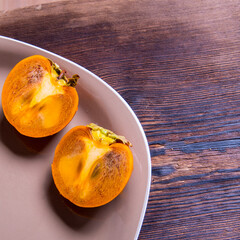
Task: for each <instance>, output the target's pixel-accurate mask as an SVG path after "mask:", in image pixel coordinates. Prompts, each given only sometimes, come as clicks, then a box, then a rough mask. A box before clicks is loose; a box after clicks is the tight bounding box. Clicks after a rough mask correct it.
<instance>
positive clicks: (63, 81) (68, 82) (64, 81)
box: [48, 59, 79, 87]
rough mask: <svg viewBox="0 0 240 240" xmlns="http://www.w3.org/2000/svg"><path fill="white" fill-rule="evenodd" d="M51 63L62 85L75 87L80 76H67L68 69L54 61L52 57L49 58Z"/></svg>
mask: <svg viewBox="0 0 240 240" xmlns="http://www.w3.org/2000/svg"><path fill="white" fill-rule="evenodd" d="M48 60H49V61H50V63H51V66H52V70H53V73H55V74H56V78H57V81H58V83H59V84H60V85H62V86H68V87H75V86H76V85H77V80H78V79H79V76H78V75H77V74H74V75H73V76H72V77H71V78H67V76H66V75H65V73H66V71H64V70H62V69H61V68H60V67H59V66H58V64H56V63H55V62H53V61H52V60H51V59H48Z"/></svg>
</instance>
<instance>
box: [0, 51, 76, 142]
mask: <svg viewBox="0 0 240 240" xmlns="http://www.w3.org/2000/svg"><path fill="white" fill-rule="evenodd" d="M78 78H79V76H78V75H73V77H72V78H69V79H68V78H67V77H66V75H65V72H64V71H62V70H61V69H60V67H59V66H58V65H57V64H56V63H54V62H53V61H51V60H50V59H48V58H46V57H44V56H41V55H34V56H30V57H27V58H25V59H23V60H21V61H20V62H19V63H17V65H16V66H15V67H14V68H13V69H12V70H11V72H10V73H9V75H8V76H7V79H6V80H5V82H4V86H3V90H2V108H3V112H4V115H5V117H6V119H7V120H8V121H9V123H10V124H11V125H12V126H14V127H15V128H16V129H17V130H18V131H19V132H20V133H21V134H23V135H25V136H29V137H35V138H40V137H46V136H50V135H53V134H55V133H57V132H59V131H60V130H62V129H63V128H64V127H65V126H66V125H67V124H68V123H69V122H70V121H71V119H72V118H73V116H74V115H75V113H76V111H77V108H78V94H77V91H76V89H75V88H74V87H75V85H76V82H77V79H78Z"/></svg>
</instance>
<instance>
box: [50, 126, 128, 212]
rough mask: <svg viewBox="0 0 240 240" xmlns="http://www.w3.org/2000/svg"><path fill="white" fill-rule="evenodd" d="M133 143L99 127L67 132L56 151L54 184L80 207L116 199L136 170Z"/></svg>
mask: <svg viewBox="0 0 240 240" xmlns="http://www.w3.org/2000/svg"><path fill="white" fill-rule="evenodd" d="M129 146H130V143H129V141H127V140H126V139H125V138H124V137H122V136H117V135H116V134H114V133H113V132H112V131H110V130H107V129H104V128H102V127H99V126H97V125H95V124H89V125H87V126H77V127H75V128H73V129H71V130H70V131H69V132H68V133H66V134H65V135H64V136H63V138H62V139H61V141H60V142H59V144H58V146H57V147H56V150H55V156H54V160H53V163H52V175H53V180H54V183H55V185H56V187H57V189H58V191H59V192H60V194H61V195H62V196H63V197H64V198H66V199H68V200H69V201H70V202H72V203H73V204H75V205H77V206H79V207H86V208H92V207H98V206H102V205H105V204H106V203H108V202H110V201H112V200H113V199H114V198H116V197H117V196H118V195H119V194H120V193H121V192H122V190H123V189H124V188H125V186H126V184H127V182H128V181H129V178H130V176H131V173H132V170H133V155H132V152H131V150H130V147H129Z"/></svg>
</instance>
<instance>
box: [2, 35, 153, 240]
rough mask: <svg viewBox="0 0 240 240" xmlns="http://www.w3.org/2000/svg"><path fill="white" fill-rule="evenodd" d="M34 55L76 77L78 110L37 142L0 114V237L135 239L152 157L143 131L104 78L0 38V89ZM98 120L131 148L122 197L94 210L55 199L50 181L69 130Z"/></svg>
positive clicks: (149, 177)
mask: <svg viewBox="0 0 240 240" xmlns="http://www.w3.org/2000/svg"><path fill="white" fill-rule="evenodd" d="M34 54H41V55H44V56H46V57H48V58H51V59H52V60H53V61H55V62H57V63H58V64H59V65H60V66H62V68H64V69H65V70H67V72H68V73H69V74H70V75H71V74H73V73H77V74H79V75H80V77H81V78H80V80H79V84H78V86H77V91H78V93H79V110H78V112H77V113H76V115H75V117H74V119H73V120H72V121H71V123H70V124H69V125H68V126H67V127H66V128H65V129H64V130H62V131H61V132H60V133H58V134H56V135H54V136H52V137H47V138H43V139H31V138H28V137H24V136H22V135H20V134H19V133H18V132H16V130H15V129H14V128H13V127H12V126H10V124H9V123H8V122H7V120H6V119H5V117H4V116H3V112H2V109H1V111H0V114H1V123H0V139H1V141H0V153H1V156H0V189H1V194H0V239H8V240H16V239H17V240H28V239H29V240H30V239H31V240H33V239H34V240H43V239H50V240H66V239H67V240H73V239H77V240H79V239H84V240H95V239H96V240H101V239H102V240H108V239H109V240H113V239H114V240H118V239H119V240H125V239H126V240H131V239H137V238H138V235H139V231H140V229H141V225H142V221H143V218H144V214H145V210H146V205H147V201H148V196H149V189H150V181H151V160H150V154H149V148H148V144H147V140H146V137H145V134H144V132H143V129H142V127H141V125H140V123H139V121H138V119H137V117H136V116H135V114H134V113H133V111H132V110H131V108H130V107H129V106H128V105H127V103H126V102H125V101H124V100H123V99H122V98H121V97H120V95H119V94H118V93H116V92H115V91H114V90H113V89H112V88H111V87H110V86H109V85H107V84H106V83H105V82H104V81H103V80H101V79H100V78H99V77H97V76H96V75H94V74H93V73H91V72H89V71H88V70H86V69H84V68H83V67H81V66H79V65H77V64H75V63H73V62H71V61H69V60H67V59H64V58H62V57H60V56H58V55H56V54H53V53H50V52H48V51H45V50H43V49H40V48H37V47H34V46H32V45H29V44H26V43H23V42H20V41H16V40H13V39H9V38H6V37H1V36H0V87H1V89H2V86H3V83H4V80H5V78H6V77H7V74H8V73H9V71H10V70H11V69H12V68H13V66H14V65H15V64H16V63H17V62H19V61H20V60H21V59H23V58H25V57H27V56H31V55H34ZM90 122H94V123H97V124H99V125H101V126H103V127H105V128H108V129H111V130H113V131H114V132H116V133H117V134H120V135H124V136H125V137H126V138H127V139H128V140H129V141H130V142H131V143H132V144H133V147H132V151H133V155H134V171H133V174H132V176H131V178H130V181H129V183H128V185H127V187H126V188H125V189H124V191H123V192H122V194H120V196H119V197H117V198H116V199H115V200H113V201H112V202H111V203H109V204H107V205H105V206H103V207H99V208H95V209H81V208H77V207H74V206H72V205H71V204H69V203H68V202H66V201H65V200H64V199H63V198H62V197H60V195H59V194H58V192H57V190H56V188H55V186H54V184H53V181H52V176H51V169H50V167H51V162H52V159H53V155H54V150H55V147H56V145H57V144H58V142H59V141H60V139H61V137H62V136H63V135H64V134H65V133H66V132H67V131H69V130H70V129H71V128H72V127H74V126H77V125H86V124H88V123H90Z"/></svg>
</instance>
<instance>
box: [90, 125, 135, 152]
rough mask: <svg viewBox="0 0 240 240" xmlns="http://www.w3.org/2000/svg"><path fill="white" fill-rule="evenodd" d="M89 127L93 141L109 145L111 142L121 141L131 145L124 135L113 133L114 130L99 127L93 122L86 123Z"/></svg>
mask: <svg viewBox="0 0 240 240" xmlns="http://www.w3.org/2000/svg"><path fill="white" fill-rule="evenodd" d="M87 127H89V128H90V129H91V134H92V137H93V139H94V140H95V141H98V142H101V143H102V144H105V145H111V144H113V143H117V142H119V143H123V144H125V145H127V146H130V147H131V146H132V144H131V143H130V142H129V141H128V140H127V139H126V138H125V137H124V136H119V135H117V134H115V133H114V132H112V131H110V130H108V129H105V128H103V127H100V126H98V125H96V124H94V123H90V124H89V125H87Z"/></svg>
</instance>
